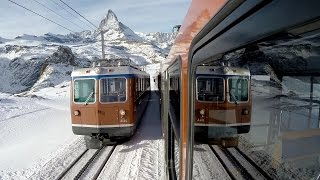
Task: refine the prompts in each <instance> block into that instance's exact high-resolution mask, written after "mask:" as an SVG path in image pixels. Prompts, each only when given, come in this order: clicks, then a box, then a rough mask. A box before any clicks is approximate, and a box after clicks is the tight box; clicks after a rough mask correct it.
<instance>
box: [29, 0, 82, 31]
mask: <svg viewBox="0 0 320 180" xmlns="http://www.w3.org/2000/svg"><path fill="white" fill-rule="evenodd" d="M33 1H35V2H36V3H38V4H39V5H41V6H42V7H44V8H46V9H48V10H49V11H51V12H53V13H54V14H56V15H57V16H59V17H61V18H62V19H64V20H66V21H68V22H70V23H72V24H73V25H75V26H77V27H78V28H80V29H82V30H85V29H84V28H83V27H81V26H79V25H78V24H76V23H74V22H72V21H71V20H69V19H67V18H65V17H63V16H61V15H60V14H58V13H57V12H55V11H54V10H52V9H51V8H49V7H47V6H46V5H44V4H42V3H40V2H39V1H37V0H33Z"/></svg>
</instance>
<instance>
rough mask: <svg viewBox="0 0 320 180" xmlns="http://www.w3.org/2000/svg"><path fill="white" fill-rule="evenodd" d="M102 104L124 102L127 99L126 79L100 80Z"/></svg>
mask: <svg viewBox="0 0 320 180" xmlns="http://www.w3.org/2000/svg"><path fill="white" fill-rule="evenodd" d="M100 87H101V91H100V93H101V94H100V102H102V103H110V102H124V101H126V100H127V97H126V91H127V88H126V87H127V86H126V79H125V78H104V79H101V80H100Z"/></svg>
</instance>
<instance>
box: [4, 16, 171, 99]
mask: <svg viewBox="0 0 320 180" xmlns="http://www.w3.org/2000/svg"><path fill="white" fill-rule="evenodd" d="M101 31H103V32H104V39H105V54H106V58H109V59H113V58H117V59H118V58H126V59H127V58H130V59H131V61H132V62H133V63H135V65H138V66H143V67H144V68H145V69H146V70H147V71H148V72H149V73H151V76H153V75H154V74H155V73H156V71H157V69H154V68H155V67H159V66H158V65H157V66H154V65H152V64H159V63H160V62H161V61H163V60H164V59H165V57H166V55H167V53H168V49H169V48H170V47H171V45H172V42H173V37H172V35H171V34H170V33H149V34H144V33H138V34H136V33H135V32H134V31H132V30H131V29H130V28H129V27H127V26H126V25H124V24H123V23H121V22H120V21H118V18H117V16H116V15H115V14H114V13H113V12H112V11H111V10H109V11H108V13H107V14H106V16H105V18H104V19H102V20H101V23H100V25H99V28H98V29H97V30H95V31H82V32H78V33H71V34H68V35H59V34H52V33H46V34H44V35H43V36H34V35H27V34H23V35H21V36H18V37H16V38H15V39H12V40H8V39H4V38H0V81H1V82H2V83H1V85H0V92H5V93H10V94H17V93H25V92H34V91H38V90H39V89H41V88H45V87H55V86H58V85H59V84H61V83H63V82H68V81H70V73H71V71H72V70H73V69H75V68H81V67H87V66H90V64H91V62H92V61H96V60H97V59H100V58H101V52H102V51H101V34H100V32H101ZM150 66H152V68H151V69H150V70H149V69H148V67H150Z"/></svg>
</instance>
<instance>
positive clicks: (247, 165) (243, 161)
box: [227, 148, 266, 180]
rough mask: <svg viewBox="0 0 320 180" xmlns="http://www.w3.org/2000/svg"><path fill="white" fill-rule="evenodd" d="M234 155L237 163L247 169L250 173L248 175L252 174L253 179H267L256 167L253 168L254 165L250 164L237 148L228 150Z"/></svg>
mask: <svg viewBox="0 0 320 180" xmlns="http://www.w3.org/2000/svg"><path fill="white" fill-rule="evenodd" d="M227 150H228V151H229V152H230V153H231V154H232V155H233V157H235V158H236V159H237V161H238V162H239V163H240V164H241V165H242V166H243V167H245V168H246V170H247V171H248V173H250V174H251V176H252V177H254V178H255V179H257V180H259V179H266V178H265V177H264V176H263V175H261V174H260V172H259V171H257V169H256V168H255V167H253V165H252V164H250V162H248V161H247V160H246V159H245V158H244V157H243V156H242V155H241V154H240V153H239V152H238V151H237V150H236V149H235V148H228V149H227Z"/></svg>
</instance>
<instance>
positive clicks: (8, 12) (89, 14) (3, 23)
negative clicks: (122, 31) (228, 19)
mask: <svg viewBox="0 0 320 180" xmlns="http://www.w3.org/2000/svg"><path fill="white" fill-rule="evenodd" d="M12 1H15V2H17V3H19V4H21V5H23V6H25V7H27V8H29V9H31V10H33V11H35V12H38V13H39V14H41V15H43V16H45V17H47V18H49V19H51V20H53V21H55V22H57V23H59V24H61V25H63V26H65V27H67V28H69V29H71V30H73V31H76V32H79V31H82V30H83V29H88V30H92V29H95V28H93V27H92V26H90V25H88V23H87V22H86V21H85V20H83V19H81V18H80V17H79V16H77V17H79V18H76V17H74V16H72V15H70V14H69V13H68V12H66V11H65V10H64V9H62V8H61V7H59V6H58V5H57V4H55V3H54V2H56V3H58V4H59V5H61V6H63V4H62V3H61V2H60V1H59V0H12ZM36 1H38V2H39V3H41V4H44V5H46V6H47V7H48V8H50V9H52V10H54V11H55V12H56V13H58V14H60V15H61V16H63V17H65V18H67V19H69V20H70V21H72V22H73V23H75V24H77V26H76V25H74V24H72V23H70V22H69V21H67V20H64V19H63V18H61V17H59V16H58V15H56V14H54V13H52V12H51V11H50V10H48V9H45V8H44V7H43V6H41V5H40V4H39V3H37V2H36ZM53 1H54V2H53ZM63 1H64V2H65V3H67V4H68V5H70V6H71V7H72V8H74V9H75V10H77V11H78V12H80V13H81V14H82V15H83V16H85V17H86V18H87V19H89V20H90V21H91V22H93V23H94V24H95V25H96V26H98V25H99V23H100V21H101V20H102V18H104V17H105V15H106V13H107V12H108V10H109V9H111V10H112V11H113V12H115V14H116V15H117V17H118V19H119V21H121V22H122V23H124V24H125V25H127V26H128V27H130V28H131V29H132V30H133V31H136V32H157V31H160V32H170V31H171V28H172V27H173V26H174V25H176V24H181V23H182V21H183V18H184V16H185V14H186V13H187V10H188V8H189V5H190V3H191V0H159V1H154V0H63ZM63 7H64V8H66V9H67V10H69V11H70V12H72V10H70V9H68V8H67V7H66V6H63ZM0 12H1V14H0V37H3V38H14V37H16V36H18V35H22V34H31V35H43V34H45V33H47V32H51V33H56V34H67V33H69V32H70V31H68V30H66V29H64V28H62V27H59V26H57V25H55V24H53V23H51V22H49V21H47V20H45V19H42V18H41V17H39V16H37V15H34V14H32V13H31V12H29V11H27V10H25V9H23V8H21V7H19V6H17V5H15V4H12V3H11V2H9V1H8V0H1V1H0ZM73 14H74V15H75V13H73ZM80 19H81V20H80ZM78 26H80V27H82V28H79V27H78ZM90 27H91V28H90Z"/></svg>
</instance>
